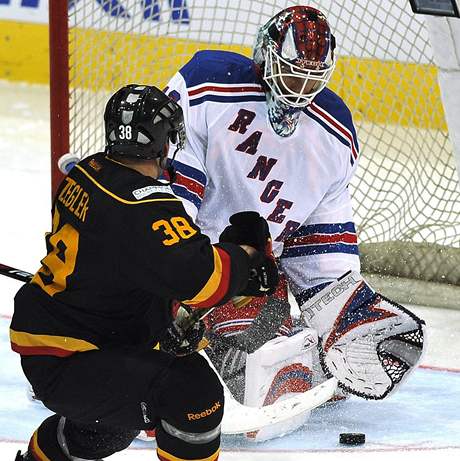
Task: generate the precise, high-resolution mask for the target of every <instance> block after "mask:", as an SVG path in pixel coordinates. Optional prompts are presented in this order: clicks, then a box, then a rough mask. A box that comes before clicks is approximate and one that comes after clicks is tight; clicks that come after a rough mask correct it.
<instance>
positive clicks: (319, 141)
mask: <svg viewBox="0 0 460 461" xmlns="http://www.w3.org/2000/svg"><path fill="white" fill-rule="evenodd" d="M336 60H337V58H336V55H335V38H334V35H333V34H332V32H331V29H330V26H329V23H328V21H327V19H326V17H325V16H324V14H323V13H322V12H321V11H319V10H317V9H315V8H312V7H310V6H300V5H299V6H293V7H289V8H286V9H284V10H282V11H280V12H279V13H277V14H276V15H275V16H274V17H273V18H271V19H270V20H269V21H268V22H267V23H266V24H265V25H263V26H262V27H261V28H260V31H259V33H258V35H257V37H256V41H255V46H254V49H253V58H252V59H250V58H248V57H246V56H243V55H240V54H237V53H233V52H228V51H221V50H219V51H216V50H204V51H199V52H198V53H196V54H195V55H194V56H193V57H192V58H191V60H190V61H189V62H188V63H186V64H185V65H184V66H183V67H182V68H181V69H180V70H179V71H178V72H177V73H176V74H175V75H174V76H173V77H172V78H171V80H170V81H169V83H168V86H167V89H166V91H167V94H168V95H169V96H170V97H171V98H173V99H174V100H176V101H177V102H178V104H180V105H181V107H182V109H183V112H184V117H185V124H186V129H187V143H186V146H185V148H184V151H183V153H182V155H181V158H180V161H176V160H174V159H171V161H172V162H173V164H174V167H175V169H176V173H177V174H176V180H175V183H174V184H173V185H172V187H173V190H174V193H175V194H176V195H177V196H179V197H181V198H182V199H183V202H184V206H185V208H186V210H187V212H188V213H189V214H190V216H192V217H193V218H194V219H195V221H196V222H197V224H198V225H199V226H200V227H201V228H202V229H204V232H205V233H206V234H207V235H208V236H209V237H210V238H211V240H212V241H214V242H217V241H221V242H232V243H237V244H248V245H253V246H255V247H256V248H257V249H258V250H259V251H261V250H263V249H264V248H267V241H265V240H264V238H263V236H264V229H263V228H262V226H261V222H262V221H261V220H259V219H258V218H257V216H262V217H264V218H265V220H266V221H267V222H268V226H269V232H268V230H266V232H265V235H271V236H272V237H273V241H272V242H271V247H272V250H273V253H274V255H275V256H276V257H277V260H278V263H279V264H278V266H279V268H280V270H281V272H282V277H281V282H280V285H279V286H278V289H277V291H276V293H275V294H274V295H273V296H270V297H265V298H261V299H260V300H250V299H234V300H232V301H231V304H230V305H226V306H221V307H217V308H216V309H215V310H214V311H213V312H212V313H211V314H210V315H209V317H208V319H207V323H208V328H209V329H208V336H209V340H210V347H209V348H208V354H209V356H210V357H211V359H212V361H213V363H214V365H215V367H216V368H217V370H218V371H219V373H220V374H221V376H222V377H223V379H224V380H225V381H226V383H227V384H228V386H229V387H230V388H231V390H232V392H233V393H234V395H235V397H236V398H238V399H239V400H240V402H244V403H245V404H246V405H250V406H262V405H267V404H269V403H271V402H273V401H275V400H280V399H284V398H287V397H288V396H289V395H293V394H296V393H299V392H303V391H305V390H306V389H309V388H310V387H311V386H316V385H317V384H318V383H321V382H322V381H324V380H325V379H326V378H327V377H330V376H333V377H335V378H337V380H338V383H339V389H338V392H337V398H341V397H344V396H346V395H347V394H355V395H358V396H361V397H363V398H367V399H382V398H385V397H386V396H388V395H390V394H391V393H392V392H394V391H395V390H396V389H397V388H398V387H399V386H400V384H401V383H402V382H403V381H404V380H405V379H406V378H407V376H409V374H410V372H411V371H413V370H414V368H415V367H416V366H417V363H418V362H419V361H420V358H421V355H422V351H423V343H424V323H423V321H422V320H420V319H418V318H417V317H416V316H415V315H414V314H412V313H411V312H409V311H408V310H407V309H405V308H404V307H403V306H400V305H399V304H397V303H395V302H393V301H391V300H390V299H387V298H385V297H384V296H382V295H381V294H379V293H377V292H375V291H374V290H373V289H372V288H371V287H370V286H369V284H368V283H367V282H366V280H364V279H363V278H362V276H361V275H360V261H359V250H358V244H357V234H356V227H355V224H354V219H353V212H352V204H351V196H350V189H349V184H350V181H351V179H352V177H353V175H354V173H355V171H356V168H357V165H358V159H359V145H358V139H357V134H356V130H355V127H354V124H353V120H352V115H351V113H350V110H349V109H348V107H347V106H346V104H345V102H344V101H343V100H342V99H341V98H340V97H339V96H338V95H337V94H336V93H334V92H333V91H332V90H330V89H329V88H327V84H328V82H329V80H330V78H331V75H332V74H333V72H334V68H335V65H336ZM247 210H255V211H257V213H258V214H257V213H250V212H248V211H247ZM229 216H232V218H231V221H230V226H229V228H228V229H226V230H225V231H224V232H223V233H222V234H220V232H221V230H222V229H224V228H225V226H227V225H228V219H229ZM255 229H256V230H257V231H258V232H259V234H258V235H259V236H260V240H259V241H258V242H249V241H247V238H248V236H249V235H256V234H257V232H255ZM288 286H289V289H290V290H291V292H292V293H293V295H294V297H295V299H296V302H297V304H298V306H299V307H300V312H301V315H300V316H298V317H297V318H295V319H294V321H293V319H292V318H291V315H290V305H289V302H288V296H287V293H288ZM234 306H236V307H238V308H237V309H234ZM308 416H309V415H308V414H304V415H300V416H298V417H296V418H293V420H292V421H289V423H283V425H282V426H276V427H272V428H263V429H262V430H260V431H259V432H257V433H251V434H248V437H249V438H251V440H255V441H257V440H264V439H266V438H270V437H274V436H279V435H281V434H283V433H285V432H288V431H292V430H294V429H296V428H297V427H299V426H301V425H302V424H304V423H305V422H306V421H308Z"/></svg>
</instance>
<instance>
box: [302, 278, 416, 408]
mask: <svg viewBox="0 0 460 461" xmlns="http://www.w3.org/2000/svg"><path fill="white" fill-rule="evenodd" d="M300 309H301V311H302V315H303V318H304V320H305V322H306V323H307V324H308V325H310V326H312V327H314V328H315V329H316V330H317V331H318V334H319V336H320V341H319V343H318V347H319V348H320V360H321V365H322V367H323V369H324V371H325V373H326V374H327V375H328V376H334V377H336V378H337V380H338V382H339V385H340V386H341V387H342V388H343V389H345V390H347V391H348V392H350V393H352V394H355V395H358V396H361V397H364V398H367V399H382V398H384V397H386V396H387V395H389V394H390V393H392V392H394V391H395V390H396V389H397V388H398V387H399V386H400V385H401V383H402V382H403V381H404V380H405V379H406V378H407V377H408V376H409V374H410V373H411V372H412V371H413V370H414V369H415V368H416V366H417V364H418V363H419V362H420V360H421V358H422V353H423V350H424V339H425V322H424V321H423V320H421V319H419V318H418V317H417V316H416V315H414V314H413V313H412V312H410V311H409V310H407V309H406V308H404V307H403V306H401V305H399V304H397V303H395V302H393V301H391V300H389V299H387V298H385V297H384V296H382V295H381V294H379V293H376V292H375V291H374V290H373V289H372V288H371V287H370V286H369V285H368V284H367V283H366V281H365V280H364V279H363V278H362V276H361V275H360V274H358V273H357V272H349V273H347V274H345V275H344V276H342V277H341V278H340V279H338V280H337V281H336V282H334V283H332V284H330V285H328V286H327V287H326V288H324V289H323V290H321V291H320V292H319V293H318V294H316V295H315V296H313V297H312V298H311V299H309V300H307V301H306V302H305V303H304V304H303V305H302V306H301V307H300Z"/></svg>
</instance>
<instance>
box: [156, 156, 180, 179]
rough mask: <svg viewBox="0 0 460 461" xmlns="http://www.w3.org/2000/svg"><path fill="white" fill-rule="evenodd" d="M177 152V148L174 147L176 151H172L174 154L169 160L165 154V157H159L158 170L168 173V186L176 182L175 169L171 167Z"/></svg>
mask: <svg viewBox="0 0 460 461" xmlns="http://www.w3.org/2000/svg"><path fill="white" fill-rule="evenodd" d="M178 151H179V148H178V147H176V150H175V151H174V154H173V156H172V158H171V159H169V158H168V155H167V154H166V155H165V156H162V157H160V162H159V164H160V168H161V169H162V170H164V171H166V172H167V173H168V176H169V180H168V185H171V184H173V183H174V182H175V181H176V177H177V175H176V169H175V168H174V166H173V162H174V159H175V158H176V155H177V152H178Z"/></svg>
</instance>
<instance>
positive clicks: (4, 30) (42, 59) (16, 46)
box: [0, 21, 49, 83]
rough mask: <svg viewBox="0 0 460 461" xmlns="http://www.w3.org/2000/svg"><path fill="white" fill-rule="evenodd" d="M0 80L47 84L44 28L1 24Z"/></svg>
mask: <svg viewBox="0 0 460 461" xmlns="http://www.w3.org/2000/svg"><path fill="white" fill-rule="evenodd" d="M0 41H1V45H0V78H1V79H6V80H11V81H21V82H29V83H49V57H48V51H49V45H48V26H47V25H46V24H27V23H19V22H13V21H0Z"/></svg>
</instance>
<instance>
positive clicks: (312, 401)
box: [222, 378, 337, 434]
mask: <svg viewBox="0 0 460 461" xmlns="http://www.w3.org/2000/svg"><path fill="white" fill-rule="evenodd" d="M336 388H337V380H336V379H335V378H330V379H328V380H327V381H325V382H324V383H322V384H320V385H318V386H315V387H314V388H313V389H310V390H309V391H306V392H303V393H301V394H298V395H295V396H294V397H290V398H288V399H286V400H282V401H280V402H275V403H273V404H271V405H267V406H265V407H261V408H255V407H248V406H246V405H242V404H240V403H239V402H237V401H236V400H235V399H234V398H233V396H231V395H230V396H229V395H228V394H230V391H229V390H228V389H225V388H224V389H225V391H226V392H225V409H224V419H223V421H222V433H223V434H240V433H245V432H252V431H257V430H259V429H262V428H263V427H267V426H271V425H272V424H276V423H279V422H281V421H286V420H288V419H291V418H293V417H294V416H297V415H300V414H301V413H304V412H306V411H309V410H313V409H314V408H317V407H318V406H320V405H322V404H323V403H325V402H327V401H328V400H329V399H331V398H332V397H333V395H334V392H335V390H336Z"/></svg>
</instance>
